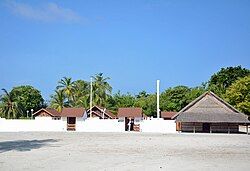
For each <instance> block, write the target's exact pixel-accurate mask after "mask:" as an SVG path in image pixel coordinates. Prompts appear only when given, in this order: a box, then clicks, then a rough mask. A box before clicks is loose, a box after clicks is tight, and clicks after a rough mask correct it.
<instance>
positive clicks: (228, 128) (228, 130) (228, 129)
mask: <svg viewBox="0 0 250 171" xmlns="http://www.w3.org/2000/svg"><path fill="white" fill-rule="evenodd" d="M229 126H230V125H229V123H228V124H227V133H228V134H230V127H229Z"/></svg>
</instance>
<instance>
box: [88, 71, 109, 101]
mask: <svg viewBox="0 0 250 171" xmlns="http://www.w3.org/2000/svg"><path fill="white" fill-rule="evenodd" d="M92 78H93V80H94V81H93V99H94V103H96V105H100V106H105V103H106V102H107V100H108V97H109V96H110V94H111V92H112V87H111V86H110V84H109V83H108V82H107V81H108V80H109V79H110V78H109V77H106V78H104V77H103V73H99V74H96V75H95V76H92Z"/></svg>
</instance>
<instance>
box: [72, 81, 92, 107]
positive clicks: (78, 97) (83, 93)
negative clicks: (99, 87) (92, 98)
mask: <svg viewBox="0 0 250 171" xmlns="http://www.w3.org/2000/svg"><path fill="white" fill-rule="evenodd" d="M89 94H90V86H89V83H88V82H86V81H84V80H77V81H75V82H74V92H73V99H74V101H73V103H72V105H73V106H77V107H88V101H89Z"/></svg>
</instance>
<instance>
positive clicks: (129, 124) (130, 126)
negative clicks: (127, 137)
mask: <svg viewBox="0 0 250 171" xmlns="http://www.w3.org/2000/svg"><path fill="white" fill-rule="evenodd" d="M125 131H134V118H127V117H125Z"/></svg>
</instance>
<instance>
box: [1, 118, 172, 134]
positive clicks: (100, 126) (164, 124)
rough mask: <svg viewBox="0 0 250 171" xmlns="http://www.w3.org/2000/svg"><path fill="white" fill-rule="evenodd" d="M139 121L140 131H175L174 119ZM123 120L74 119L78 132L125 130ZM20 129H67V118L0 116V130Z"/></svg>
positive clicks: (13, 130) (17, 130)
mask: <svg viewBox="0 0 250 171" xmlns="http://www.w3.org/2000/svg"><path fill="white" fill-rule="evenodd" d="M139 123H140V131H141V132H155V133H157V132H160V133H176V125H175V121H174V120H163V119H159V120H157V119H151V120H143V121H141V122H139ZM124 124H125V122H118V119H98V118H88V119H86V120H83V118H77V119H76V131H78V132H125V125H124ZM20 131H67V118H66V117H65V118H62V119H61V120H52V119H51V118H49V117H37V118H36V119H35V120H21V119H13V120H11V119H7V120H6V119H4V118H0V132H20Z"/></svg>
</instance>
